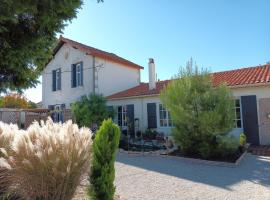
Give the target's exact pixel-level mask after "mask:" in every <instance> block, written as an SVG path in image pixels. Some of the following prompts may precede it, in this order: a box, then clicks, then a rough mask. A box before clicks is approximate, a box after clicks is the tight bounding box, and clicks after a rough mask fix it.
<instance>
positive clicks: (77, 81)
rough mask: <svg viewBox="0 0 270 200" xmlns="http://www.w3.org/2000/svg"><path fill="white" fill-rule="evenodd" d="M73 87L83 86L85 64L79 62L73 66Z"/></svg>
mask: <svg viewBox="0 0 270 200" xmlns="http://www.w3.org/2000/svg"><path fill="white" fill-rule="evenodd" d="M71 68H72V69H71V86H72V87H77V86H82V85H83V63H82V62H79V63H76V64H73V65H72V66H71Z"/></svg>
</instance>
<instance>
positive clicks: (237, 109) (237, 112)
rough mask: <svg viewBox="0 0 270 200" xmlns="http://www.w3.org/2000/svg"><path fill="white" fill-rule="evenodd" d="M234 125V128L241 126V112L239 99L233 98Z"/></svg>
mask: <svg viewBox="0 0 270 200" xmlns="http://www.w3.org/2000/svg"><path fill="white" fill-rule="evenodd" d="M234 126H235V128H242V114H241V102H240V99H235V100H234Z"/></svg>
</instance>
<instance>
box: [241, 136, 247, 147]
mask: <svg viewBox="0 0 270 200" xmlns="http://www.w3.org/2000/svg"><path fill="white" fill-rule="evenodd" d="M239 143H240V146H241V147H244V146H245V145H246V143H247V136H246V135H245V134H244V133H241V134H240V138H239Z"/></svg>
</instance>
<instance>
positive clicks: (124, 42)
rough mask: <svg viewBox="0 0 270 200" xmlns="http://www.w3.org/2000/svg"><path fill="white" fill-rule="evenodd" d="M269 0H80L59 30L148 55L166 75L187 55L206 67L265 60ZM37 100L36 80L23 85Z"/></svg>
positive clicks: (142, 61) (120, 51) (139, 58)
mask: <svg viewBox="0 0 270 200" xmlns="http://www.w3.org/2000/svg"><path fill="white" fill-rule="evenodd" d="M269 9H270V0H171V1H169V0H105V2H104V3H99V4H97V3H96V0H85V1H84V5H83V7H82V9H81V10H79V12H78V15H77V18H76V19H74V20H73V21H72V22H71V23H69V24H68V26H67V27H66V28H65V30H64V32H63V36H64V37H67V38H70V39H73V40H76V41H78V42H81V43H85V44H87V45H90V46H93V47H96V48H99V49H102V50H105V51H109V52H113V53H115V54H117V55H119V56H121V57H124V58H126V59H128V60H131V61H133V62H135V63H137V64H139V65H142V66H144V67H145V69H144V70H143V71H142V72H141V75H142V81H144V82H146V81H148V69H147V63H148V58H150V57H151V58H154V59H155V63H156V71H157V76H158V78H159V79H161V80H163V79H169V78H170V77H171V76H172V75H174V74H176V73H177V72H178V69H179V68H180V67H181V66H185V64H186V61H187V60H188V59H189V58H190V57H193V59H194V60H195V61H196V63H197V64H198V66H200V67H204V68H208V69H210V70H211V71H224V70H229V69H235V68H241V67H246V66H255V65H259V64H264V63H266V62H268V61H270V12H269ZM26 96H27V98H29V99H31V100H33V101H35V102H38V101H40V100H41V98H42V97H41V85H39V86H38V87H37V88H36V89H30V90H27V91H26Z"/></svg>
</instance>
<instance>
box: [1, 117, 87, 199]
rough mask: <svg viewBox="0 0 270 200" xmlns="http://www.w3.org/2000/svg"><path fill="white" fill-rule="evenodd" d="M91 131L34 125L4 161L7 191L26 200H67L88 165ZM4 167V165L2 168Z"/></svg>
mask: <svg viewBox="0 0 270 200" xmlns="http://www.w3.org/2000/svg"><path fill="white" fill-rule="evenodd" d="M91 144H92V140H91V132H90V131H89V129H87V128H81V129H79V128H78V126H77V125H75V124H72V122H71V121H68V122H66V123H63V124H56V123H53V121H52V120H51V119H48V120H47V121H46V123H44V122H41V125H39V124H38V123H37V122H35V123H33V124H32V125H31V126H30V127H29V128H28V129H27V130H26V131H20V134H16V135H15V137H14V140H13V142H12V144H11V150H8V151H7V156H6V157H5V158H4V162H3V163H5V164H3V165H2V166H4V167H5V168H6V169H7V170H8V171H9V172H10V173H9V176H8V180H9V183H10V185H9V188H11V190H12V189H15V190H16V191H17V192H18V193H19V195H20V196H21V197H22V199H26V200H30V199H31V200H32V199H35V200H70V199H72V197H73V195H74V192H75V190H76V188H77V186H78V184H79V182H80V177H81V175H82V174H83V173H84V172H85V171H86V169H87V168H88V167H89V164H90V157H91ZM5 165H6V166H5Z"/></svg>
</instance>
